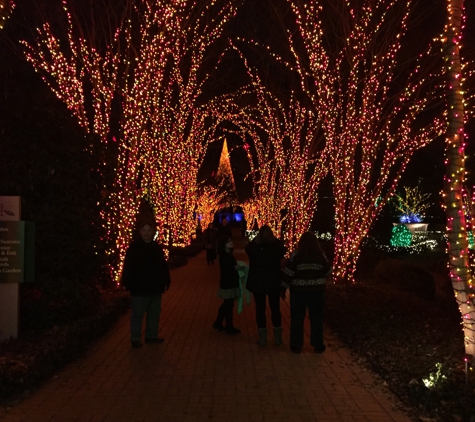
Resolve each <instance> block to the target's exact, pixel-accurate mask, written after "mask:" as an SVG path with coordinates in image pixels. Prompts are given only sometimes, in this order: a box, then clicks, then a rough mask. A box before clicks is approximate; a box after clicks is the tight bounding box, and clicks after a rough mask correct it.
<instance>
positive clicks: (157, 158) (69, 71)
mask: <svg viewBox="0 0 475 422" xmlns="http://www.w3.org/2000/svg"><path fill="white" fill-rule="evenodd" d="M240 2H241V0H231V1H230V0H211V1H207V2H206V4H205V5H204V7H201V6H203V4H201V3H200V2H199V1H198V0H197V1H192V0H182V1H175V0H155V1H153V2H152V1H148V0H140V1H139V0H138V1H137V2H136V3H137V4H134V7H133V8H130V10H131V11H130V14H129V15H127V16H125V17H124V19H123V20H122V22H121V25H120V26H119V27H118V28H117V30H116V32H115V34H114V36H113V39H112V40H111V41H110V43H109V44H107V45H106V46H105V47H104V48H102V47H101V46H94V42H95V40H94V39H90V40H86V39H85V38H83V36H82V34H83V33H87V32H88V31H83V28H77V27H75V25H73V21H74V22H77V21H78V20H76V19H73V16H74V15H73V13H72V12H71V11H70V10H69V8H68V2H67V1H66V0H64V1H63V5H64V10H65V13H66V16H67V20H68V34H67V38H66V39H64V40H60V39H59V38H57V37H56V36H55V35H54V33H53V30H52V29H51V27H50V25H49V24H48V23H45V24H44V25H43V27H41V28H39V29H38V37H37V42H36V44H35V45H33V44H29V43H27V42H25V43H24V45H25V47H26V56H27V59H28V61H29V62H31V63H32V65H33V66H34V68H35V70H37V71H38V72H41V74H42V75H43V79H44V80H45V82H46V83H47V84H48V85H49V86H50V88H51V90H52V91H53V92H54V93H55V94H56V96H57V97H58V98H59V99H60V100H62V101H63V102H64V103H65V104H66V106H67V107H68V109H69V110H70V111H71V113H72V114H73V115H74V116H75V117H76V118H77V120H78V122H79V123H80V125H81V126H82V127H84V128H85V129H86V130H87V131H88V132H92V133H95V134H97V135H99V138H100V141H101V142H102V144H103V145H104V147H108V146H109V145H110V144H111V142H112V141H111V140H114V141H116V142H117V146H118V151H119V152H118V157H117V162H115V163H111V162H107V163H100V164H101V165H105V166H109V168H110V167H112V168H114V170H115V173H116V178H115V181H114V184H113V186H105V187H104V191H105V192H108V195H107V197H106V198H105V200H106V204H105V207H104V208H103V211H102V216H103V219H104V225H105V227H106V229H107V239H106V241H107V242H108V244H109V245H110V249H109V252H108V253H109V254H110V258H111V259H110V262H111V265H110V272H111V276H112V277H113V278H114V279H116V280H118V279H119V276H120V272H121V267H122V263H123V259H124V255H125V250H126V248H127V246H128V244H129V242H130V240H131V236H132V231H133V227H134V224H135V220H136V214H137V211H138V207H139V204H140V201H141V199H142V197H144V195H148V198H149V200H150V201H151V204H152V207H153V209H154V212H155V219H156V224H157V230H158V241H159V242H160V243H162V244H164V245H185V244H187V243H188V242H189V240H190V238H191V234H192V232H193V231H194V228H195V221H194V218H193V215H194V211H195V208H196V204H197V195H198V186H197V173H198V169H199V167H200V165H201V163H202V161H203V158H204V156H205V150H206V147H207V144H208V143H209V142H210V141H211V140H212V139H213V137H214V130H215V128H216V126H215V125H213V124H212V123H209V122H208V120H207V116H209V115H210V114H211V111H210V110H209V107H210V105H209V104H208V103H204V104H203V101H202V100H200V95H201V94H202V88H203V85H204V84H205V82H206V81H207V80H208V79H209V77H210V74H211V72H213V71H214V70H215V68H216V67H217V66H218V65H219V63H220V60H221V57H222V56H220V57H218V59H217V61H216V64H215V67H214V68H210V67H209V66H207V67H206V69H205V68H204V67H203V63H204V60H205V57H207V52H208V51H209V48H210V47H211V46H213V44H214V43H215V41H217V40H218V39H219V38H220V37H221V36H222V33H223V29H224V26H225V24H226V23H227V22H228V21H229V19H230V18H231V17H232V16H234V15H235V13H236V11H237V9H236V7H237V6H236V5H237V4H238V3H240ZM113 102H114V103H119V104H120V107H117V108H118V109H119V110H115V109H114V112H113V107H112V104H113ZM117 114H118V116H117ZM113 119H117V120H118V122H119V126H120V130H119V132H120V133H118V134H117V133H114V129H113V128H112V124H111V120H113Z"/></svg>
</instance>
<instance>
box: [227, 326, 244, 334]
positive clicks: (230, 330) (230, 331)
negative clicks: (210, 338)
mask: <svg viewBox="0 0 475 422" xmlns="http://www.w3.org/2000/svg"><path fill="white" fill-rule="evenodd" d="M240 332H241V330H240V329H239V328H236V327H226V334H239V333H240Z"/></svg>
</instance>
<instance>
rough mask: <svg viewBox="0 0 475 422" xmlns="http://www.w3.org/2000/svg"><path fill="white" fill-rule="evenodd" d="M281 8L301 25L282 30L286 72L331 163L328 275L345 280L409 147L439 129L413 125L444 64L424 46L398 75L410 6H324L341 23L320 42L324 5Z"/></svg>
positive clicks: (436, 94)
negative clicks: (309, 108) (297, 84)
mask: <svg viewBox="0 0 475 422" xmlns="http://www.w3.org/2000/svg"><path fill="white" fill-rule="evenodd" d="M288 2H289V4H290V5H291V7H292V9H293V11H294V13H295V15H296V20H297V25H298V28H299V31H298V32H299V36H298V37H297V36H296V35H295V34H290V33H289V41H290V45H291V51H292V52H293V55H294V58H295V64H294V65H293V68H294V69H295V70H296V71H297V72H298V73H299V74H300V76H301V81H302V89H303V90H304V91H305V92H306V93H307V94H308V95H309V97H310V98H311V99H312V104H313V105H314V107H315V109H316V113H315V118H316V119H318V120H319V124H320V125H321V127H322V130H323V132H324V135H325V141H326V145H325V150H326V151H327V154H328V156H329V157H331V160H329V165H330V170H331V174H332V176H333V192H334V195H333V196H334V198H335V227H336V232H335V251H334V252H335V253H334V255H335V258H334V263H333V264H334V271H333V275H334V278H335V279H336V280H338V279H340V278H346V279H348V280H350V281H352V280H353V275H354V271H355V269H356V262H357V260H358V256H359V254H360V245H361V242H362V240H363V239H364V238H365V237H366V236H367V234H368V231H369V229H370V227H371V224H372V223H373V221H374V220H375V218H376V217H377V215H378V213H379V212H380V210H381V209H382V207H383V206H384V205H385V204H386V203H387V201H388V200H389V198H390V197H391V196H392V195H393V194H394V192H395V189H396V186H397V184H398V182H399V179H400V176H401V174H402V173H403V172H404V170H405V168H406V166H407V164H408V162H409V160H410V159H411V157H412V155H413V153H414V151H416V150H417V149H419V148H421V147H423V146H425V145H427V144H428V143H429V142H430V141H431V140H433V139H434V138H436V137H437V136H439V135H441V134H442V133H443V132H444V129H445V127H444V118H443V116H442V115H437V116H435V117H433V118H432V119H430V121H422V119H418V117H419V116H420V114H421V113H422V112H424V111H425V110H426V109H427V108H429V107H432V105H434V104H440V103H441V101H442V99H443V97H444V91H443V82H442V81H443V79H442V73H443V71H442V68H443V66H442V62H441V61H438V60H437V57H436V56H435V55H434V54H433V50H432V49H430V48H428V50H427V51H426V52H425V53H423V54H421V55H420V56H419V57H418V58H416V59H414V63H415V64H414V67H413V68H412V71H410V69H406V70H407V73H406V74H404V75H405V76H404V77H403V74H401V72H400V66H401V64H402V63H407V57H401V54H400V51H401V39H403V37H404V35H405V34H406V32H407V21H408V19H409V15H410V12H411V7H412V5H413V3H414V1H412V0H408V1H406V2H396V1H393V0H381V1H377V2H375V1H372V0H364V1H363V2H353V1H351V0H347V1H341V2H338V3H339V4H338V5H335V6H334V7H333V9H332V10H333V11H337V12H338V13H339V16H338V23H339V27H336V26H335V25H333V26H332V30H333V32H332V33H331V36H332V37H335V32H336V33H337V34H338V35H337V36H336V38H337V39H338V40H341V42H338V43H331V42H326V41H327V40H326V38H325V35H326V34H325V31H324V25H323V24H322V21H323V20H324V19H325V15H324V7H323V6H322V4H321V3H320V2H319V1H318V0H309V1H306V2H300V1H296V0H288ZM361 3H362V4H361ZM396 3H397V5H396ZM401 3H402V4H401ZM396 6H397V7H396ZM300 39H302V40H303V44H304V47H305V54H303V53H302V51H301V47H300V45H301V43H300ZM396 76H397V82H396ZM311 78H313V80H314V83H311ZM436 80H439V81H440V83H436V82H434V81H436ZM438 87H442V88H441V89H438Z"/></svg>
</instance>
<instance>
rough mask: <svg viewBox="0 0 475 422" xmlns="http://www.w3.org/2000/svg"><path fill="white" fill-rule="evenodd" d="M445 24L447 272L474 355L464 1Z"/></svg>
mask: <svg viewBox="0 0 475 422" xmlns="http://www.w3.org/2000/svg"><path fill="white" fill-rule="evenodd" d="M447 16H448V22H447V25H446V27H445V33H444V35H443V36H442V40H443V52H444V56H445V66H446V70H447V92H448V95H447V123H448V125H447V130H446V142H445V146H446V176H445V181H444V194H443V196H444V205H445V209H446V215H447V235H448V242H447V248H448V254H449V273H450V278H451V280H452V287H453V289H454V292H455V298H456V300H457V303H458V305H459V309H460V312H461V314H462V324H463V331H464V341H465V353H466V355H467V356H470V359H473V357H474V356H475V330H474V326H473V324H474V322H475V307H474V305H475V304H474V297H475V295H474V289H473V278H472V275H471V272H470V265H469V250H468V240H467V225H466V221H465V214H466V211H465V210H464V206H463V194H464V193H463V190H464V189H463V183H464V179H465V157H464V150H465V143H464V123H465V119H466V118H467V116H468V113H467V112H466V104H465V103H464V101H465V99H464V91H463V82H464V79H463V67H462V62H461V58H460V41H461V34H462V28H463V0H447Z"/></svg>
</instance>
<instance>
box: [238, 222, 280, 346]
mask: <svg viewBox="0 0 475 422" xmlns="http://www.w3.org/2000/svg"><path fill="white" fill-rule="evenodd" d="M245 250H246V253H247V255H248V256H249V275H248V277H247V284H246V288H247V290H249V291H250V292H252V294H253V295H254V301H255V303H256V323H257V329H258V332H259V340H258V341H257V344H259V345H260V346H265V345H266V344H267V322H266V298H267V299H268V300H269V306H270V310H271V317H272V325H273V327H274V343H275V344H276V345H281V344H282V316H281V313H280V291H281V281H282V271H281V262H282V259H283V258H284V255H285V252H286V251H287V249H286V247H285V246H284V244H283V243H282V242H281V241H280V240H279V239H277V238H276V237H275V236H274V233H272V229H271V228H270V227H269V226H268V225H264V226H262V227H261V228H260V229H259V233H258V234H257V236H256V237H255V238H254V239H253V240H252V242H250V243H248V244H247V245H246V247H245Z"/></svg>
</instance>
